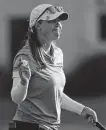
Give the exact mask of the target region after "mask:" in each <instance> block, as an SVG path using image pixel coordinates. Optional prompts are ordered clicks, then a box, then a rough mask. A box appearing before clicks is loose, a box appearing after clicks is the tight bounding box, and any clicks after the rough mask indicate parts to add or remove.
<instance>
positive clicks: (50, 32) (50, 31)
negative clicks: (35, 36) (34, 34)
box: [40, 19, 62, 40]
mask: <svg viewBox="0 0 106 130" xmlns="http://www.w3.org/2000/svg"><path fill="white" fill-rule="evenodd" d="M40 31H41V34H43V35H44V37H46V38H48V39H49V40H57V39H59V38H60V34H61V31H62V24H61V22H59V20H58V19H55V20H51V21H42V23H41V24H40Z"/></svg>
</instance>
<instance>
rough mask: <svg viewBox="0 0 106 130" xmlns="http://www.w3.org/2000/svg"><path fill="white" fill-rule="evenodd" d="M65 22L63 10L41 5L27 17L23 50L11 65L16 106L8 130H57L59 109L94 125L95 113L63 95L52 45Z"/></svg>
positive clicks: (57, 53) (59, 58)
mask: <svg viewBox="0 0 106 130" xmlns="http://www.w3.org/2000/svg"><path fill="white" fill-rule="evenodd" d="M67 19H68V13H66V12H64V11H63V8H62V7H55V6H53V5H50V4H42V5H39V6H37V7H35V8H34V9H33V10H32V12H31V15H30V20H29V29H28V33H27V36H28V38H27V40H26V42H25V46H24V47H23V48H22V49H21V50H20V51H19V52H18V53H17V55H16V56H15V58H14V63H13V87H12V90H11V97H12V100H13V102H15V103H16V104H18V108H17V111H16V114H15V116H14V118H13V123H12V124H11V126H10V127H11V128H14V129H15V130H23V129H25V130H29V129H30V130H39V129H40V130H57V129H58V127H59V125H60V116H61V109H66V110H68V111H71V112H75V113H77V114H79V115H81V116H83V117H85V118H87V119H88V120H89V121H90V122H91V123H92V124H93V125H95V122H97V115H96V113H95V111H94V110H92V109H91V108H89V107H86V106H84V105H82V104H80V103H78V102H76V101H74V100H72V99H71V98H69V97H68V96H67V95H66V94H65V93H64V92H63V90H64V86H65V81H66V79H65V75H64V72H63V53H62V50H61V49H60V48H59V47H58V46H57V45H56V43H55V41H56V40H58V39H59V38H60V34H61V31H62V24H61V21H63V20H67Z"/></svg>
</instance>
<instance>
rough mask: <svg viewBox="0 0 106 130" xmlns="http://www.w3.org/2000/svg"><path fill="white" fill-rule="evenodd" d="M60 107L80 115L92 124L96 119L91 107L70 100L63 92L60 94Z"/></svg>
mask: <svg viewBox="0 0 106 130" xmlns="http://www.w3.org/2000/svg"><path fill="white" fill-rule="evenodd" d="M62 108H63V109H65V110H68V111H71V112H75V113H77V114H79V115H81V116H82V117H84V118H85V119H87V120H88V121H89V122H90V123H91V124H93V125H95V122H97V121H98V118H97V114H96V112H95V111H94V110H93V109H91V108H89V107H86V106H84V105H82V104H80V103H78V102H76V101H75V100H72V99H71V98H70V97H68V96H67V95H66V94H64V93H63V95H62Z"/></svg>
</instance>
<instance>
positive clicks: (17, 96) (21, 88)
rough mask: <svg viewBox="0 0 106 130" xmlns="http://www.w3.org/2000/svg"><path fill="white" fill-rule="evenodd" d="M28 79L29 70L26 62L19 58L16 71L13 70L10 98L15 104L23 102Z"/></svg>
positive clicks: (29, 76)
mask: <svg viewBox="0 0 106 130" xmlns="http://www.w3.org/2000/svg"><path fill="white" fill-rule="evenodd" d="M30 78H31V70H30V68H29V64H28V61H26V60H22V58H21V59H20V61H19V65H18V70H13V85H12V90H11V97H12V100H13V101H14V102H15V103H17V104H19V103H21V102H22V101H24V100H25V98H26V96H27V90H28V85H29V80H30Z"/></svg>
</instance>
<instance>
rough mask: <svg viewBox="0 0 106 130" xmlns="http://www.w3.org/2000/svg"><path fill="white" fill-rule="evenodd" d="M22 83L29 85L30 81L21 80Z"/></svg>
mask: <svg viewBox="0 0 106 130" xmlns="http://www.w3.org/2000/svg"><path fill="white" fill-rule="evenodd" d="M20 84H21V85H22V86H28V84H29V81H25V80H21V81H20Z"/></svg>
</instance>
